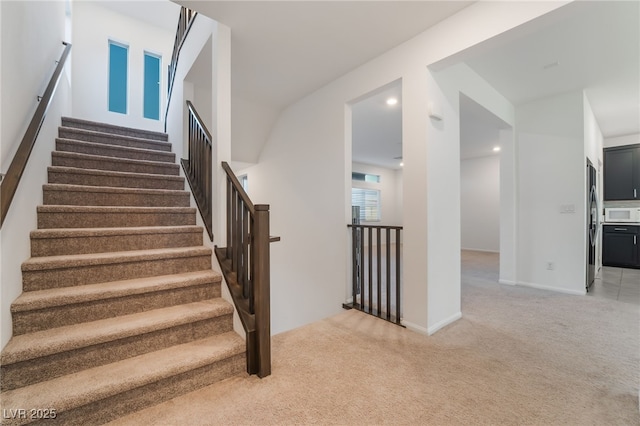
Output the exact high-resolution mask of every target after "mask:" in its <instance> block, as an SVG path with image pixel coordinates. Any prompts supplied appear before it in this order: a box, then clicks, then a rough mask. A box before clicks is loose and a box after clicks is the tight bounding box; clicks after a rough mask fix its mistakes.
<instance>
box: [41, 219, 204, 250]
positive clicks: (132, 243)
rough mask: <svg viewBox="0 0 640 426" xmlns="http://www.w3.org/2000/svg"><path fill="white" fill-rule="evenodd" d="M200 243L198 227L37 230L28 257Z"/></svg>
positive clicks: (200, 233)
mask: <svg viewBox="0 0 640 426" xmlns="http://www.w3.org/2000/svg"><path fill="white" fill-rule="evenodd" d="M202 242H203V240H202V227H199V226H174V227H170V226H158V227H141V228H132V227H130V228H89V229H40V230H36V231H32V232H31V256H32V257H40V256H61V255H69V254H87V253H106V252H113V251H126V250H148V249H159V248H170V247H195V246H201V245H202Z"/></svg>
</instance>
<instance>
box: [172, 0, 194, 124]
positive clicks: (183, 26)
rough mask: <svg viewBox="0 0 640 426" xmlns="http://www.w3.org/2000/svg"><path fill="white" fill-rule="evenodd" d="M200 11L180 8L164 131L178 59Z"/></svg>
mask: <svg viewBox="0 0 640 426" xmlns="http://www.w3.org/2000/svg"><path fill="white" fill-rule="evenodd" d="M197 15H198V13H197V12H196V11H195V10H192V9H189V8H186V7H184V6H183V7H182V8H181V9H180V16H179V17H178V28H177V29H176V38H175V40H174V42H173V53H172V54H171V62H170V63H169V72H168V78H167V108H166V111H165V114H164V116H165V120H164V131H165V132H166V131H167V119H166V117H167V113H168V112H169V104H170V103H171V93H172V92H173V83H174V80H175V78H176V69H177V68H178V59H179V58H180V51H181V50H182V45H183V44H184V41H185V39H186V38H187V34H188V33H189V30H190V29H191V25H192V24H193V21H194V20H195V19H196V16H197Z"/></svg>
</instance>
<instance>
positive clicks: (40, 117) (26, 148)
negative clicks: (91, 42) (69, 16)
mask: <svg viewBox="0 0 640 426" xmlns="http://www.w3.org/2000/svg"><path fill="white" fill-rule="evenodd" d="M62 44H63V45H64V46H65V47H64V50H63V52H62V55H61V56H60V59H59V60H58V61H57V62H58V65H57V66H56V69H55V70H54V72H53V75H52V76H51V80H49V84H48V85H47V88H46V89H45V91H44V94H43V95H42V96H38V102H39V104H38V107H37V108H36V111H35V113H34V114H33V118H32V119H31V122H30V123H29V127H27V131H26V132H25V133H24V136H23V137H22V141H21V142H20V145H19V146H18V150H17V151H16V153H15V155H14V156H13V159H12V160H11V164H10V165H9V168H8V169H7V173H6V175H4V176H2V181H1V182H0V227H2V224H3V223H4V219H5V217H6V216H7V212H8V211H9V207H10V206H11V201H12V200H13V197H14V195H15V194H16V190H17V189H18V184H19V183H20V179H21V178H22V174H23V173H24V170H25V168H26V167H27V162H28V161H29V157H30V156H31V151H32V150H33V147H34V145H35V143H36V139H37V138H38V133H40V128H41V127H42V123H43V122H44V118H45V116H46V115H47V110H48V109H49V106H50V105H51V100H52V99H53V96H54V94H55V92H56V88H57V87H58V82H59V81H60V75H61V74H62V70H63V69H64V64H65V62H66V61H67V57H68V56H69V52H70V51H71V43H67V42H65V41H63V42H62Z"/></svg>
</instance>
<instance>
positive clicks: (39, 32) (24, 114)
mask: <svg viewBox="0 0 640 426" xmlns="http://www.w3.org/2000/svg"><path fill="white" fill-rule="evenodd" d="M0 10H1V12H0V13H1V15H0V17H1V25H0V28H1V37H0V43H1V46H2V49H1V51H0V57H1V58H2V77H1V79H0V88H1V91H2V97H1V103H2V129H1V133H0V135H1V139H0V145H1V149H0V152H1V154H2V159H1V164H2V172H3V173H4V172H6V170H7V168H8V167H9V163H10V162H11V159H12V158H13V154H14V153H15V151H16V149H17V147H18V144H19V142H20V140H21V139H22V136H23V135H24V132H25V130H26V128H27V126H28V124H29V121H30V120H31V118H32V117H33V113H34V112H35V109H36V107H37V101H36V96H38V95H42V93H43V92H44V88H45V87H46V85H47V84H48V82H49V80H50V79H51V75H52V74H53V71H54V68H55V61H56V60H58V59H59V58H60V55H61V53H62V50H63V46H62V40H63V38H64V34H65V9H64V2H0ZM68 69H69V66H67V67H66V69H65V72H64V73H63V75H62V76H61V78H60V83H59V85H58V88H57V91H56V94H55V97H54V98H53V102H52V104H51V106H50V108H49V111H48V113H47V116H46V119H45V121H44V124H43V126H42V128H41V130H40V134H39V136H38V139H37V141H36V145H35V148H34V150H33V151H32V154H31V157H30V159H29V162H28V164H27V168H26V169H25V172H24V175H23V178H22V180H21V182H20V185H19V186H18V190H17V192H16V195H15V197H14V199H13V202H12V204H11V208H10V209H9V212H8V214H7V217H6V218H5V222H4V224H3V226H2V230H0V259H1V260H0V262H1V266H0V323H1V324H2V326H1V329H0V346H2V347H4V345H6V343H7V342H8V341H9V338H10V337H11V333H12V331H11V330H12V322H11V313H10V306H11V303H12V302H13V301H14V300H15V299H16V298H17V297H18V296H19V295H20V293H21V292H22V272H21V270H20V265H21V263H22V262H24V261H25V260H27V259H28V258H29V250H30V240H29V232H30V231H32V230H34V229H36V227H37V223H36V206H37V205H38V204H41V203H42V184H44V183H46V181H47V169H46V168H47V166H49V165H50V164H51V151H53V150H54V149H55V137H56V136H57V130H58V126H59V125H60V117H61V116H62V115H68V114H69V112H70V110H71V93H70V86H69V80H68V75H67V73H68Z"/></svg>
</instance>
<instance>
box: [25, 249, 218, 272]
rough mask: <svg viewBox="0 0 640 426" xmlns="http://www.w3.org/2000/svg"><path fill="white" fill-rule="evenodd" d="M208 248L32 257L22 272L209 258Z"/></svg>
mask: <svg viewBox="0 0 640 426" xmlns="http://www.w3.org/2000/svg"><path fill="white" fill-rule="evenodd" d="M209 255H211V249H210V248H208V247H204V246H200V247H177V248H162V249H151V250H133V251H120V252H107V253H88V254H75V255H64V256H42V257H32V258H30V259H28V260H27V261H25V262H24V263H23V264H22V271H23V272H27V271H43V270H51V269H67V268H77V267H82V266H88V265H110V264H122V263H128V262H139V261H145V260H159V259H166V258H170V259H176V258H186V257H191V256H209Z"/></svg>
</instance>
